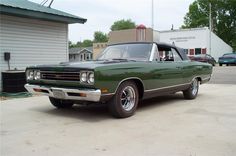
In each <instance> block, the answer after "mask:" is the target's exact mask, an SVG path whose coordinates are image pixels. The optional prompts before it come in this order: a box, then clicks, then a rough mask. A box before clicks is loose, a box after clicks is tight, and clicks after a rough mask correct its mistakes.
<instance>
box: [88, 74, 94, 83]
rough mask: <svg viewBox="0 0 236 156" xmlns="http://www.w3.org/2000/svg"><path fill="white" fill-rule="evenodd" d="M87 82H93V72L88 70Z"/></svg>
mask: <svg viewBox="0 0 236 156" xmlns="http://www.w3.org/2000/svg"><path fill="white" fill-rule="evenodd" d="M88 83H94V73H93V72H90V73H89V74H88Z"/></svg>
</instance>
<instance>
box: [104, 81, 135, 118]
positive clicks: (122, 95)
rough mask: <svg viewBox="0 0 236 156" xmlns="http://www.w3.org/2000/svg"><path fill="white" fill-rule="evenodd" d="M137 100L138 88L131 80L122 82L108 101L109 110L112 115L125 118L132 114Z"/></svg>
mask: <svg viewBox="0 0 236 156" xmlns="http://www.w3.org/2000/svg"><path fill="white" fill-rule="evenodd" d="M138 100H139V94H138V88H137V86H136V84H135V83H134V82H133V81H125V82H123V83H122V84H121V85H120V86H119V88H118V89H117V91H116V94H115V95H114V96H113V98H112V99H111V101H110V102H109V105H108V106H109V110H110V112H111V114H112V115H113V116H114V117H117V118H126V117H130V116H132V115H133V114H134V113H135V111H136V108H137V105H138Z"/></svg>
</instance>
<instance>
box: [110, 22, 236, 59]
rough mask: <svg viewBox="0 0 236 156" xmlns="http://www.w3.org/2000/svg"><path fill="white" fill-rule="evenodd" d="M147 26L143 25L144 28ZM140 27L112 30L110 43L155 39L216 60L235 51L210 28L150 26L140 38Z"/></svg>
mask: <svg viewBox="0 0 236 156" xmlns="http://www.w3.org/2000/svg"><path fill="white" fill-rule="evenodd" d="M144 28H145V27H144V26H142V29H144ZM139 30H140V29H138V28H137V29H129V30H120V31H112V32H110V33H109V41H108V43H109V44H114V43H121V42H136V41H146V42H150V41H154V42H165V43H169V44H175V45H176V46H178V47H180V48H184V49H185V51H186V53H187V54H188V55H197V54H206V53H207V54H210V55H212V56H213V57H214V58H215V59H216V60H218V58H219V57H220V56H222V55H223V54H224V53H230V52H232V51H233V49H232V47H230V46H229V45H228V44H226V43H225V42H224V41H223V40H222V39H220V38H219V37H218V36H216V35H215V34H214V33H213V32H211V33H210V31H209V29H208V28H193V29H178V30H168V31H157V30H152V29H150V28H145V30H142V31H143V32H144V33H145V34H144V35H143V36H145V38H142V37H141V38H140V35H139V34H140V33H139Z"/></svg>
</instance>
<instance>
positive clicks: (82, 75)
mask: <svg viewBox="0 0 236 156" xmlns="http://www.w3.org/2000/svg"><path fill="white" fill-rule="evenodd" d="M80 82H87V73H86V72H82V73H81V74H80Z"/></svg>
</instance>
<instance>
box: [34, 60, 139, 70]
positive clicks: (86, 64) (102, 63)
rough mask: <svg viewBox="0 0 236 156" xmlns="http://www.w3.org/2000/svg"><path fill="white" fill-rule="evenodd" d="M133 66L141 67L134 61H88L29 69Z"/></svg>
mask: <svg viewBox="0 0 236 156" xmlns="http://www.w3.org/2000/svg"><path fill="white" fill-rule="evenodd" d="M128 64H129V65H130V64H133V65H134V66H136V67H137V66H139V65H138V64H140V62H134V61H118V60H115V61H86V62H62V63H60V64H53V65H38V66H34V67H29V68H39V69H42V70H57V69H91V70H93V69H95V68H97V67H109V66H112V67H114V66H117V67H120V66H123V67H124V66H126V65H128Z"/></svg>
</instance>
